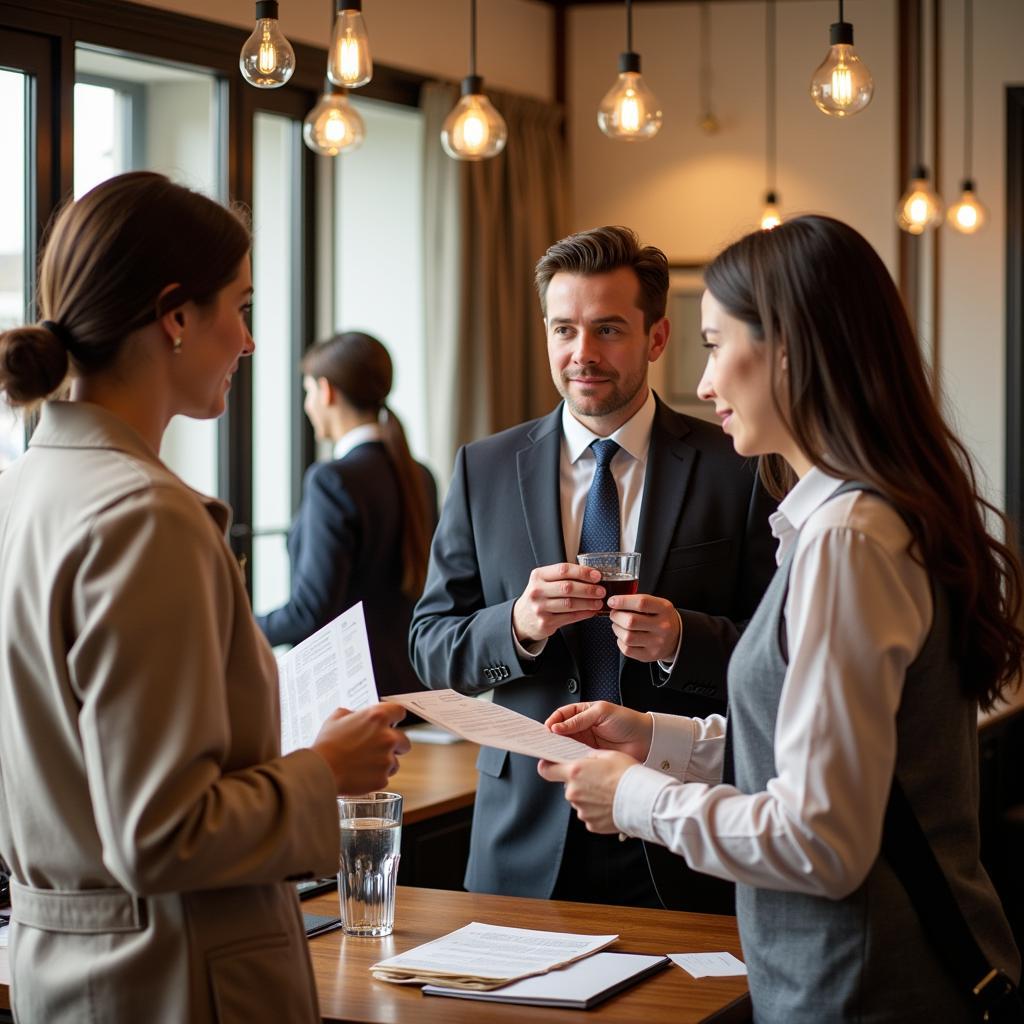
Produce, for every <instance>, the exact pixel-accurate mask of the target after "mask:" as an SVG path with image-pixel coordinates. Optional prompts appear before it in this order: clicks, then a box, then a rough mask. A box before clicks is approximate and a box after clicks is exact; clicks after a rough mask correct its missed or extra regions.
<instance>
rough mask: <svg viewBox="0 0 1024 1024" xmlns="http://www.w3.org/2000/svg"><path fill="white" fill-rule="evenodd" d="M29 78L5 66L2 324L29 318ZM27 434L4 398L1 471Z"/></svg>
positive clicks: (1, 83)
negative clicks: (27, 275)
mask: <svg viewBox="0 0 1024 1024" xmlns="http://www.w3.org/2000/svg"><path fill="white" fill-rule="evenodd" d="M25 85H26V81H25V76H24V75H22V74H19V73H18V72H15V71H2V70H0V110H2V111H3V112H4V114H3V120H4V130H3V139H4V155H3V159H2V160H0V327H15V326H17V325H18V324H22V323H24V322H25V319H26V317H27V312H28V311H27V309H26V288H25V264H26V262H27V261H26V258H25V257H26V253H25V239H26V237H27V224H28V219H29V214H30V211H29V209H28V207H27V205H26V195H25V181H26V179H27V177H28V171H29V167H28V152H27V150H26V147H25V135H26V123H25V112H26V107H25V103H26V88H25ZM24 442H25V433H24V430H23V429H22V425H21V417H20V416H19V415H17V414H15V413H14V412H12V410H11V409H10V408H9V407H8V405H7V403H6V402H4V401H3V399H2V398H0V471H2V470H3V469H4V468H5V467H6V466H8V465H10V463H11V462H12V461H13V460H14V459H15V458H16V457H17V456H18V455H19V454H21V452H22V450H23V447H24Z"/></svg>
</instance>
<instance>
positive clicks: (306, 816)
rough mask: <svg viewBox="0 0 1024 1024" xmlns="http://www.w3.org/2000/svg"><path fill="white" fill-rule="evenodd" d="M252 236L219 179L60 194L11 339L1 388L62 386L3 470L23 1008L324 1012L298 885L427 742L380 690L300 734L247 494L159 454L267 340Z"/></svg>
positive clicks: (328, 859) (0, 712) (0, 579)
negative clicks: (255, 596)
mask: <svg viewBox="0 0 1024 1024" xmlns="http://www.w3.org/2000/svg"><path fill="white" fill-rule="evenodd" d="M248 250H249V235H248V232H247V230H246V228H245V227H244V226H243V224H242V223H241V222H240V221H239V220H238V219H237V218H236V217H235V216H234V215H233V214H232V213H230V212H228V211H227V210H225V209H223V208H222V207H220V206H218V205H217V204H215V203H213V202H212V201H211V200H209V199H206V198H205V197H203V196H200V195H198V194H197V193H193V192H190V191H188V190H187V189H184V188H180V187H179V186H176V185H173V184H172V183H171V182H169V181H168V180H167V179H166V178H164V177H162V176H160V175H156V174H146V173H138V174H126V175H121V176H119V177H117V178H113V179H111V180H109V181H107V182H105V183H104V184H102V185H100V186H98V187H97V188H96V189H94V190H93V191H92V192H90V193H89V194H88V195H86V196H85V197H83V198H82V199H80V200H78V201H77V202H75V203H73V204H71V205H70V206H68V207H67V208H66V209H65V210H64V211H63V212H62V213H61V215H60V217H59V219H58V221H57V223H56V225H55V227H54V230H53V233H52V236H51V238H50V241H49V243H48V245H47V248H46V253H45V255H44V257H43V261H42V266H41V272H40V285H39V303H40V307H41V309H42V311H43V313H44V315H45V317H46V318H47V319H46V320H45V321H44V322H43V324H42V325H41V326H38V327H25V328H19V329H16V330H11V331H7V332H5V333H2V334H0V390H2V391H3V392H4V393H5V394H6V396H7V398H8V400H9V401H10V402H12V403H13V404H15V405H26V404H32V403H35V402H38V400H39V399H49V400H48V401H45V402H44V404H43V407H42V414H41V420H40V423H39V426H38V428H37V429H36V431H35V433H34V435H33V437H32V440H31V443H30V446H29V449H28V451H27V452H26V453H25V455H23V456H22V457H21V458H20V459H19V460H18V461H17V462H16V463H15V464H14V465H13V466H12V467H11V468H10V469H9V470H8V471H7V472H5V473H4V474H3V475H2V476H0V856H2V858H3V860H4V861H5V862H6V864H7V865H8V867H9V869H10V871H11V874H12V883H11V891H12V911H13V918H12V921H13V927H12V929H11V944H10V957H11V969H12V976H13V1005H14V1011H15V1017H16V1019H17V1020H19V1021H23V1022H36V1021H40V1022H42V1021H45V1022H48V1024H51V1022H61V1021H69V1022H70V1021H76V1022H77V1021H81V1020H97V1021H104V1022H119V1021H131V1022H137V1021H143V1020H145V1021H168V1022H170V1021H189V1022H202V1021H222V1022H227V1021H231V1022H243V1021H244V1022H254V1021H257V1022H258V1021H268V1022H269V1021H275V1022H277V1021H288V1022H293V1021H314V1020H318V1019H319V1013H318V1009H317V997H316V991H315V988H314V985H313V978H312V972H311V970H310V965H309V958H308V953H307V947H306V940H305V936H304V934H303V928H302V919H301V914H300V912H299V908H298V904H297V901H296V898H295V894H294V887H293V886H292V885H291V884H289V883H290V880H292V879H296V878H304V877H311V876H315V875H322V874H331V873H334V872H335V871H336V870H337V864H338V846H339V838H338V819H337V808H336V804H335V796H336V795H337V794H338V793H339V792H359V791H365V790H368V789H373V788H379V787H382V786H383V785H384V784H385V783H386V781H387V779H388V777H389V776H390V775H391V774H392V772H394V771H395V770H397V755H398V754H400V753H402V752H404V750H406V749H408V741H407V740H406V739H405V738H404V737H403V736H402V734H401V733H400V732H398V731H397V730H396V729H395V728H394V725H395V723H396V722H397V721H398V720H399V719H400V718H401V716H402V710H401V708H399V707H397V706H395V705H391V704H380V705H377V706H376V707H374V708H371V709H368V710H365V711H361V712H356V713H352V714H349V713H347V712H344V711H340V710H339V711H337V712H335V714H334V715H332V716H331V718H330V719H329V720H328V721H327V722H326V723H325V724H324V726H323V728H322V729H321V731H320V734H319V735H318V737H317V739H316V740H315V741H314V743H313V745H312V747H311V748H309V749H304V750H298V751H296V752H294V753H292V754H289V755H288V756H287V757H281V756H280V753H279V714H278V693H277V674H276V669H275V665H274V659H273V656H272V655H271V652H270V649H269V647H268V646H267V643H266V641H265V640H264V639H263V637H262V635H261V634H260V632H259V630H258V629H257V628H256V625H255V622H254V621H253V618H252V615H251V612H250V609H249V602H248V599H247V596H246V593H245V588H244V586H243V582H242V578H241V574H240V573H239V570H238V565H237V564H236V561H235V559H234V557H233V556H232V553H231V551H230V549H229V547H228V546H227V543H226V542H225V537H224V531H225V530H226V528H227V525H228V519H229V511H228V509H227V507H226V506H224V505H223V504H221V503H220V502H218V501H216V500H213V499H211V498H205V497H203V496H202V495H199V494H197V493H195V492H194V491H192V490H190V489H189V488H188V487H186V486H185V485H184V484H183V483H182V482H181V481H180V480H179V479H178V478H177V477H176V476H174V474H173V473H171V472H170V471H169V470H168V469H167V468H166V467H165V466H164V465H163V464H162V463H161V462H160V459H159V457H158V455H157V453H158V452H159V450H160V440H161V436H162V434H163V432H164V430H165V428H166V427H167V424H168V422H169V421H170V419H171V417H172V416H174V415H186V416H192V417H197V418H211V417H215V416H219V415H220V414H221V413H222V412H223V411H224V403H225V398H226V394H227V392H228V390H229V388H230V386H231V378H232V375H233V374H234V372H235V371H236V370H237V369H238V363H239V360H240V359H241V358H242V357H243V356H247V355H250V354H251V353H252V351H253V347H254V346H253V341H252V338H251V337H250V335H249V331H248V328H247V327H246V319H245V317H246V312H247V310H248V306H249V302H250V297H251V292H252V278H251V271H250V267H249V256H248ZM69 376H70V400H63V401H57V400H54V399H53V398H52V396H53V395H54V394H55V393H56V392H58V391H63V388H64V385H65V379H66V378H68V377H69Z"/></svg>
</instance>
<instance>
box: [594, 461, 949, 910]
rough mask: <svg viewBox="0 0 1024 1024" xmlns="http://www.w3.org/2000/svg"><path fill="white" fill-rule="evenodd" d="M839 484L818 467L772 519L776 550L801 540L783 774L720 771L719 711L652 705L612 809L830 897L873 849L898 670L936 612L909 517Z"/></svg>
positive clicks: (779, 883)
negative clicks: (647, 730)
mask: <svg viewBox="0 0 1024 1024" xmlns="http://www.w3.org/2000/svg"><path fill="white" fill-rule="evenodd" d="M840 483H841V481H839V480H836V479H834V478H832V477H829V476H826V475H825V474H824V473H822V472H821V471H820V470H817V469H812V470H811V471H810V472H809V473H807V475H806V476H805V477H804V478H803V479H802V480H801V481H800V482H799V483H798V484H797V486H796V487H795V488H794V489H793V490H792V491H791V492H790V494H789V495H787V497H786V498H785V500H784V501H783V502H782V504H781V505H780V506H779V510H778V512H776V513H774V514H773V515H772V518H771V525H772V533H773V534H774V535H775V537H776V538H777V539H778V541H779V547H778V551H777V553H776V561H777V562H779V563H781V562H782V560H783V559H784V558H785V557H786V555H787V554H788V552H789V549H790V548H791V547H792V546H793V545H794V544H795V545H796V554H795V556H794V559H793V563H792V569H791V573H790V580H789V593H788V596H787V599H786V609H785V612H786V637H787V641H788V650H789V665H788V669H787V671H786V676H785V680H784V682H783V686H782V693H781V697H780V702H779V712H778V718H777V721H776V728H775V763H776V767H777V769H778V774H777V775H776V776H775V777H774V778H772V779H770V780H769V782H768V785H767V787H766V789H765V791H764V792H760V793H753V794H750V795H747V794H745V793H741V792H740V791H739V790H737V789H736V788H735V787H733V786H726V785H722V784H720V783H719V781H718V780H720V779H721V773H722V756H723V753H724V749H725V719H724V718H722V717H721V716H720V715H712V716H711V717H710V718H706V719H693V718H683V717H677V716H674V715H662V714H654V715H652V717H653V718H654V737H653V741H652V743H651V749H650V752H649V754H648V758H647V762H646V764H645V765H634V766H632V767H631V768H629V769H628V770H627V771H626V773H625V774H624V775H623V777H622V779H621V780H620V782H619V786H618V789H617V790H616V794H615V803H614V808H613V814H614V819H615V824H616V826H617V827H618V828H619V829H620V830H621V831H622V832H623V833H625V834H627V835H631V836H638V837H640V838H642V839H646V840H648V841H651V842H657V843H661V844H662V845H664V846H666V847H668V849H670V850H672V851H673V852H674V853H678V854H680V855H681V856H683V857H685V858H686V860H687V862H688V863H689V864H690V866H691V867H693V868H695V869H697V870H698V871H702V872H705V873H706V874H710V875H716V876H718V877H720V878H727V879H731V880H733V881H736V882H741V883H744V884H746V885H752V886H759V887H761V888H766V889H782V890H788V891H792V892H802V893H810V894H812V895H819V896H826V897H829V898H833V899H839V898H842V897H843V896H845V895H847V894H848V893H850V892H852V891H853V890H854V889H856V887H857V886H858V885H859V884H860V883H861V882H862V881H863V880H864V878H865V877H866V876H867V873H868V871H869V869H870V868H871V865H872V864H873V863H874V861H875V859H876V858H877V856H878V852H879V849H880V846H881V835H882V819H883V815H884V812H885V805H886V801H887V800H888V796H889V788H890V785H891V782H892V775H893V770H894V767H895V763H896V712H897V709H898V707H899V703H900V697H901V694H902V690H903V681H904V677H905V674H906V670H907V668H908V666H909V665H910V664H911V662H912V661H913V660H914V658H915V657H916V656H917V655H918V653H919V652H920V650H921V648H922V646H923V644H924V641H925V639H926V637H927V635H928V631H929V629H930V628H931V621H932V599H931V590H930V584H929V579H928V575H927V573H926V571H925V569H924V568H923V567H922V566H921V565H920V564H919V563H918V562H916V561H914V559H913V557H912V556H911V542H912V537H911V534H910V531H909V530H908V529H907V526H906V524H905V523H904V521H903V520H902V519H901V517H900V516H899V514H898V513H897V512H896V511H895V510H894V509H893V508H892V506H891V505H889V504H888V503H886V502H885V501H883V500H881V499H880V498H878V497H877V496H875V495H873V494H870V493H865V492H851V493H848V494H843V495H840V496H839V497H838V498H835V499H834V500H832V501H829V500H828V499H829V498H830V497H831V495H832V494H833V492H834V491H835V490H836V489H837V488H838V487H839V485H840ZM679 657H681V658H685V657H686V638H685V637H683V642H682V648H681V650H680V653H679Z"/></svg>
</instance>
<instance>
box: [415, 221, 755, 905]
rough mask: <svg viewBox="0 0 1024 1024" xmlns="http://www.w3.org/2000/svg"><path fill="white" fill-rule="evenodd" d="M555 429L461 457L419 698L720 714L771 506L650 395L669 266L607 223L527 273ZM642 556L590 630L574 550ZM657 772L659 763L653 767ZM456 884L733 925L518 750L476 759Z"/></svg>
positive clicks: (714, 447) (722, 901) (439, 538)
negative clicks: (575, 812)
mask: <svg viewBox="0 0 1024 1024" xmlns="http://www.w3.org/2000/svg"><path fill="white" fill-rule="evenodd" d="M536 278H537V287H538V291H539V293H540V299H541V307H542V310H543V312H544V318H545V325H546V329H547V339H548V355H549V360H550V364H551V372H552V377H553V379H554V382H555V385H556V387H557V388H558V390H559V392H560V393H561V395H562V397H563V399H564V402H563V403H562V404H561V405H560V406H559V407H558V408H556V409H555V410H554V411H553V412H551V413H550V414H549V415H547V416H545V417H542V418H541V419H538V420H534V421H533V422H530V423H524V424H522V425H520V426H518V427H513V428H512V429H511V430H506V431H504V432H502V433H500V434H497V435H495V436H493V437H489V438H486V439H484V440H482V441H478V442H475V443H473V444H470V445H468V446H466V447H464V448H462V449H461V450H460V451H459V453H458V455H457V457H456V461H455V469H454V475H453V479H452V484H451V489H450V491H449V494H448V498H447V501H446V502H445V507H444V510H443V512H442V516H441V522H440V525H439V526H438V529H437V532H436V534H435V536H434V542H433V546H432V549H431V559H430V568H429V571H428V575H427V583H426V588H425V590H424V593H423V597H422V598H421V599H420V601H419V603H418V605H417V607H416V610H415V612H414V615H413V622H412V627H411V630H410V654H411V656H412V660H413V664H414V665H415V667H416V671H417V672H418V673H419V676H420V678H421V679H422V680H423V681H424V683H426V684H427V685H428V686H432V687H438V688H440V687H447V686H451V687H453V688H454V689H456V690H458V691H460V692H462V693H467V694H479V693H483V692H485V691H487V690H490V689H493V690H494V700H495V701H496V702H497V703H499V704H502V705H504V706H506V707H510V708H513V709H514V710H516V711H518V712H520V713H522V714H524V715H527V716H529V717H530V718H534V719H537V720H538V721H544V719H545V718H547V716H548V715H549V714H550V713H551V712H552V711H553V710H555V708H557V707H559V706H561V705H562V704H566V703H571V702H574V701H579V700H594V699H610V700H616V701H621V703H623V704H626V705H628V706H630V707H633V708H637V709H640V710H649V711H665V712H671V713H674V714H689V715H706V714H711V713H714V712H718V713H724V711H725V667H726V662H727V661H728V658H729V654H730V652H731V650H732V647H733V645H734V644H735V641H736V639H737V637H738V630H739V628H740V626H741V624H742V623H743V622H744V621H745V620H746V619H747V618H749V616H750V614H751V613H752V612H753V609H754V608H755V607H756V605H757V602H758V600H759V599H760V596H761V594H762V592H763V590H764V587H765V586H766V585H767V582H768V580H769V579H770V577H771V574H772V572H773V571H774V567H775V563H774V557H773V554H772V547H773V545H772V543H771V535H770V532H769V528H768V514H769V512H770V510H771V506H770V503H769V501H768V499H767V496H766V495H765V493H764V491H763V490H762V489H761V487H760V485H759V484H758V481H757V476H756V469H755V467H754V466H753V464H751V463H749V462H746V461H744V460H742V459H741V458H739V457H738V456H737V455H736V454H735V452H734V451H733V447H732V443H731V442H730V440H729V438H728V437H726V436H724V434H723V433H722V432H721V430H719V429H718V428H717V427H714V426H712V425H710V424H708V423H705V422H703V421H700V420H696V419H692V418H690V417H688V416H683V415H680V414H679V413H676V412H674V411H672V410H671V409H669V408H668V407H667V406H665V405H664V404H662V403H661V402H660V400H658V399H657V398H656V397H655V396H654V394H653V393H652V392H651V391H650V389H649V387H648V384H647V371H648V366H649V365H650V363H652V362H654V361H656V360H657V359H658V358H660V357H661V355H662V353H663V352H664V350H665V347H666V345H667V344H668V339H669V323H668V320H667V319H666V318H665V306H666V301H667V293H668V263H667V261H666V259H665V256H664V254H663V253H662V252H661V251H660V250H658V249H655V248H653V247H651V246H641V245H640V243H639V241H638V239H637V237H636V235H635V234H634V233H633V232H632V231H630V230H628V229H626V228H617V227H606V228H596V229H593V230H591V231H586V232H582V233H580V234H577V235H573V236H570V237H569V238H566V239H564V240H562V241H561V242H558V243H556V244H555V245H553V246H552V247H551V248H550V249H549V250H548V251H547V253H546V254H545V255H544V257H543V258H542V259H541V260H540V262H539V263H538V265H537V271H536ZM588 550H589V551H593V550H633V551H639V552H640V553H641V555H642V558H641V565H640V583H639V591H640V592H639V593H638V594H636V595H632V596H622V597H615V598H612V599H611V605H612V609H613V610H612V612H611V615H610V617H601V616H598V614H597V613H598V611H599V610H600V608H601V597H602V596H603V593H604V591H603V589H602V588H601V587H600V585H599V581H600V576H599V574H598V573H595V572H594V571H593V570H589V569H586V568H584V567H582V566H579V565H576V564H575V561H576V555H577V553H578V552H580V551H588ZM666 767H668V766H666ZM477 768H478V770H479V772H480V780H479V785H478V788H477V797H476V807H475V810H474V815H473V829H472V840H471V849H470V856H469V866H468V870H467V873H466V887H467V888H468V889H470V890H472V891H479V892H495V893H504V894H507V895H515V896H532V897H553V898H560V899H579V900H590V901H594V902H610V903H621V904H630V905H639V906H660V905H662V904H663V903H664V904H665V905H667V906H673V907H679V908H687V909H701V910H709V911H726V910H728V909H729V906H730V895H731V894H730V893H729V891H728V890H727V889H724V888H723V883H720V882H717V881H715V880H712V879H708V878H703V877H701V876H695V875H691V874H690V873H689V872H688V869H686V868H685V866H684V865H682V864H681V863H680V862H679V860H678V859H677V858H674V857H671V856H670V855H667V854H666V853H665V851H664V850H662V849H661V848H660V847H655V846H651V847H648V848H646V849H645V847H644V845H643V844H642V843H640V842H639V841H637V840H632V839H631V840H627V841H625V842H621V843H620V842H618V840H617V837H609V836H599V835H594V834H591V833H589V832H587V831H586V830H585V829H584V828H583V826H581V825H580V823H579V822H578V820H577V819H576V818H575V817H573V816H571V815H570V811H569V808H568V805H567V804H566V802H565V801H564V800H563V799H562V794H561V792H560V791H559V790H558V788H557V787H556V786H552V785H551V784H549V783H547V782H545V781H544V780H543V779H541V778H540V777H539V776H538V774H537V770H536V761H535V760H533V759H532V758H527V757H523V756H520V755H517V754H509V753H508V752H506V751H502V750H497V749H494V748H483V749H482V750H481V752H480V757H479V760H478V762H477Z"/></svg>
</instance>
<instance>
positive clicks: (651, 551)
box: [636, 399, 697, 594]
mask: <svg viewBox="0 0 1024 1024" xmlns="http://www.w3.org/2000/svg"><path fill="white" fill-rule="evenodd" d="M689 429H690V428H689V427H688V426H687V424H686V420H685V419H684V418H683V417H682V416H680V415H679V414H678V413H676V412H673V410H671V409H670V408H669V407H668V406H666V405H664V404H663V403H662V401H661V399H658V409H657V412H656V414H655V417H654V425H653V428H652V430H651V446H650V448H649V450H648V453H647V472H646V474H645V478H644V496H643V501H642V503H641V505H640V525H639V527H638V529H637V547H636V549H637V551H639V552H640V554H641V558H640V593H641V594H651V593H654V588H655V587H656V586H657V585H658V579H659V577H660V576H661V568H662V566H663V565H664V564H665V556H666V555H667V553H668V549H669V545H670V544H671V543H672V537H673V536H674V534H675V532H676V524H677V523H678V521H679V518H680V516H681V515H682V514H683V508H684V503H685V499H686V490H687V487H688V486H689V482H690V475H691V473H692V472H693V466H694V463H695V461H696V456H697V453H696V451H695V450H694V449H693V448H692V447H691V446H690V445H688V444H686V443H685V442H684V441H683V440H682V438H683V437H684V436H685V434H687V433H688V432H689Z"/></svg>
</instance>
